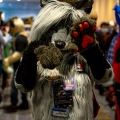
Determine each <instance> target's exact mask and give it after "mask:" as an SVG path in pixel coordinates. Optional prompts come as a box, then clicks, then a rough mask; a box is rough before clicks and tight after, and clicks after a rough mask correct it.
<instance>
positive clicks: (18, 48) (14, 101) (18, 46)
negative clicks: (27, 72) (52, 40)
mask: <svg viewBox="0 0 120 120" xmlns="http://www.w3.org/2000/svg"><path fill="white" fill-rule="evenodd" d="M9 26H10V31H9V33H10V34H11V35H12V36H13V39H14V40H13V53H12V54H11V55H9V56H8V57H6V58H5V59H4V68H7V67H8V66H9V65H13V68H14V72H15V71H16V69H17V67H18V65H19V62H20V59H21V57H22V54H23V51H24V49H25V48H26V47H27V45H28V36H27V33H26V31H25V29H24V22H23V20H22V19H20V18H18V17H14V18H11V19H10V20H9ZM13 76H14V75H13ZM10 99H11V104H10V106H7V107H5V111H6V112H9V113H10V112H15V111H17V109H22V110H24V109H28V108H29V102H28V100H27V94H26V93H22V94H21V100H22V102H21V104H20V105H19V106H17V105H18V102H19V101H18V89H16V87H15V84H14V79H12V81H11V96H10Z"/></svg>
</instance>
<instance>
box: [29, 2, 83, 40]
mask: <svg viewBox="0 0 120 120" xmlns="http://www.w3.org/2000/svg"><path fill="white" fill-rule="evenodd" d="M70 14H71V16H72V18H71V19H72V20H73V21H76V20H78V19H80V18H81V17H83V15H85V13H84V12H83V11H81V10H76V9H75V8H74V7H72V6H71V5H70V4H68V3H65V2H59V1H56V2H51V3H49V4H47V5H46V6H45V7H44V8H43V9H42V10H41V11H40V12H39V14H38V16H37V18H36V20H35V22H34V24H33V26H32V30H31V34H30V35H31V36H30V40H31V41H34V40H39V39H40V38H41V36H42V35H43V34H44V33H45V32H46V31H47V30H48V29H49V28H50V27H51V26H52V25H55V24H57V23H59V22H60V21H61V20H62V19H63V18H67V17H68V16H69V15H70Z"/></svg>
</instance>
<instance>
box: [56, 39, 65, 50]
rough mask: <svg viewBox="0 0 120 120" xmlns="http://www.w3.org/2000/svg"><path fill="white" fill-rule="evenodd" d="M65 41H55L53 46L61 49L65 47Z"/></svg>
mask: <svg viewBox="0 0 120 120" xmlns="http://www.w3.org/2000/svg"><path fill="white" fill-rule="evenodd" d="M65 45H66V43H65V42H64V41H60V40H59V41H55V46H56V47H57V48H59V49H63V48H64V47H65Z"/></svg>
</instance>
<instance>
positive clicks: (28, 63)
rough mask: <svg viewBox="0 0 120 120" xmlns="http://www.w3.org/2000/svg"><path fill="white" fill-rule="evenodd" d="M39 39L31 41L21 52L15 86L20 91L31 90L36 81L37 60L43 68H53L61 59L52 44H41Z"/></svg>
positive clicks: (59, 53)
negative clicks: (21, 56)
mask: <svg viewBox="0 0 120 120" xmlns="http://www.w3.org/2000/svg"><path fill="white" fill-rule="evenodd" d="M42 44H43V42H42V43H41V41H34V42H31V43H30V44H29V45H28V47H27V49H26V50H25V51H24V53H23V58H22V59H21V62H20V65H19V67H18V69H17V71H16V75H15V81H16V87H17V88H18V89H20V90H21V91H22V92H28V91H31V90H32V89H33V88H34V87H35V85H36V81H37V62H38V61H39V62H40V63H41V65H42V67H43V68H48V69H54V68H55V67H56V66H58V65H59V64H60V62H61V60H62V54H61V52H60V51H59V49H58V48H56V47H54V45H42Z"/></svg>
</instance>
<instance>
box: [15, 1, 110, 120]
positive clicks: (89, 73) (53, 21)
mask: <svg viewBox="0 0 120 120" xmlns="http://www.w3.org/2000/svg"><path fill="white" fill-rule="evenodd" d="M95 30H96V23H95V21H94V20H92V19H90V18H89V15H88V14H86V13H85V12H84V11H83V10H79V9H76V8H75V7H73V6H72V5H70V4H69V3H66V2H60V1H53V2H50V3H48V4H47V5H45V6H44V7H43V8H42V10H41V11H40V12H39V14H38V16H37V17H36V19H35V21H34V24H33V26H32V29H31V36H30V39H31V43H30V44H29V45H28V47H27V48H26V50H25V51H24V53H23V57H22V59H21V62H20V65H19V67H18V69H17V71H16V74H15V85H16V87H17V88H18V89H19V90H21V92H31V93H32V94H31V101H32V111H33V118H34V120H93V119H94V117H95V112H97V109H96V108H97V105H95V103H94V95H93V85H94V84H95V83H99V84H100V83H104V82H107V81H108V80H109V79H110V78H111V76H112V69H111V66H110V65H109V64H108V63H107V61H106V60H105V58H104V55H103V53H102V51H101V50H100V48H99V44H98V42H97V40H96V36H95Z"/></svg>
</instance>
